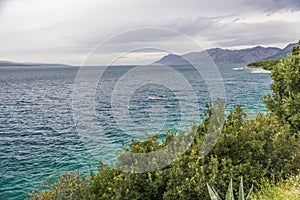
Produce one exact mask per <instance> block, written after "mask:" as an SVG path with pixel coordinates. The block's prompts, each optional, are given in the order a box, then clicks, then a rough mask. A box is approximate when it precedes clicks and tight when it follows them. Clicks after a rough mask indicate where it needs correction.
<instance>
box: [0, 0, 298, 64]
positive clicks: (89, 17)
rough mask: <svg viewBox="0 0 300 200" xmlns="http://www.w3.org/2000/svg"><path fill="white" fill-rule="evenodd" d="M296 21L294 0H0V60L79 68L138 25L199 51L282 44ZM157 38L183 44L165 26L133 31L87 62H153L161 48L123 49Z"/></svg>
mask: <svg viewBox="0 0 300 200" xmlns="http://www.w3.org/2000/svg"><path fill="white" fill-rule="evenodd" d="M299 19H300V1H299V0H257V1H255V0H239V1H236V0H208V1H207V0H151V1H150V0H0V60H10V61H17V62H44V63H65V64H72V65H80V64H82V63H83V62H84V61H85V60H86V58H87V56H88V55H89V53H90V51H91V50H93V49H94V48H95V47H96V46H97V45H99V44H100V43H102V42H103V41H105V40H107V39H108V38H112V37H113V36H116V35H118V34H119V35H120V34H122V33H124V32H126V31H130V30H135V29H142V28H144V27H160V28H162V29H170V30H174V31H177V32H179V33H182V34H185V35H187V36H189V37H190V38H191V39H192V40H194V41H195V42H197V43H198V44H199V45H200V46H201V48H202V49H207V48H214V47H220V48H228V49H240V48H248V47H254V46H257V45H261V46H276V47H281V48H283V47H284V46H286V45H287V44H288V43H291V42H296V41H298V40H299V39H300V28H299V27H300V20H299ZM163 42H165V43H166V44H168V45H167V46H168V47H169V46H170V44H172V45H173V46H182V45H183V41H182V40H180V39H178V38H177V37H176V36H175V35H174V34H166V33H165V32H164V31H161V32H155V33H154V32H151V31H150V32H146V31H145V32H143V34H141V33H139V32H137V33H136V34H129V35H127V36H126V37H119V38H118V39H116V40H112V41H111V42H108V43H107V44H106V45H105V51H104V50H103V51H102V53H99V54H98V57H97V58H94V59H93V60H91V59H90V60H91V61H90V64H96V65H98V64H99V65H101V64H103V59H104V60H105V59H106V57H109V58H110V59H114V58H115V57H116V56H117V57H118V61H117V62H116V63H119V64H140V63H143V62H150V61H154V60H156V59H159V58H160V57H162V56H163V55H165V54H166V53H167V52H166V51H163V50H161V49H156V50H154V49H153V50H143V51H139V52H138V51H134V52H131V53H127V51H128V49H129V48H131V49H134V48H135V47H141V46H144V47H145V48H146V47H152V46H156V44H157V43H163ZM101 48H102V47H101ZM125 50H126V51H125ZM191 50H192V49H191ZM121 52H122V53H125V54H124V55H123V56H119V55H120V53H121ZM180 53H185V52H180ZM100 54H101V55H100ZM104 57H105V58H104Z"/></svg>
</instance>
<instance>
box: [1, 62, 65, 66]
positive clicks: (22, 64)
mask: <svg viewBox="0 0 300 200" xmlns="http://www.w3.org/2000/svg"><path fill="white" fill-rule="evenodd" d="M10 66H14V67H26V66H28V67H29V66H69V65H65V64H47V63H18V62H12V61H0V67H10Z"/></svg>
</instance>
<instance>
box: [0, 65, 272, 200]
mask: <svg viewBox="0 0 300 200" xmlns="http://www.w3.org/2000/svg"><path fill="white" fill-rule="evenodd" d="M131 68H132V67H124V66H122V67H111V68H109V69H108V70H107V71H106V72H105V74H104V76H103V78H102V79H101V80H100V82H99V84H98V90H97V93H96V96H95V100H96V108H95V110H96V116H97V120H98V122H99V124H100V125H101V126H102V127H103V130H104V132H105V135H106V137H107V138H109V140H110V142H111V143H113V144H115V147H121V140H125V142H126V143H128V141H129V140H130V138H132V137H133V136H132V135H130V134H129V133H126V132H124V131H122V130H121V129H120V128H118V126H117V124H116V121H115V119H114V116H113V114H112V112H111V109H112V108H111V107H112V105H111V98H110V97H111V95H112V93H113V90H114V86H115V84H116V81H117V80H118V79H119V78H120V77H121V76H122V75H123V74H124V73H126V72H127V71H128V70H130V69H131ZM174 68H175V69H176V70H177V71H178V72H179V73H180V74H182V75H183V76H184V77H185V78H186V79H187V80H188V81H189V83H190V84H191V86H192V87H193V89H194V90H195V92H196V94H197V97H198V102H197V103H198V104H199V107H200V111H202V110H203V109H204V105H205V102H207V101H209V93H208V91H207V87H206V85H205V84H204V82H203V80H202V79H201V77H199V76H198V75H197V73H195V71H194V70H193V69H192V68H190V67H187V66H177V67H174ZM231 68H232V67H231V66H227V67H220V72H221V75H222V77H223V80H224V84H225V89H226V96H227V110H230V109H231V108H232V107H233V106H234V105H236V104H241V105H243V106H244V107H245V108H246V110H247V112H248V113H249V114H250V115H253V114H255V113H256V112H259V111H262V112H264V111H265V109H264V105H263V95H265V94H267V93H268V92H270V90H269V85H270V83H271V82H272V80H271V78H270V77H269V75H268V74H251V73H250V72H249V71H232V70H231ZM77 70H78V68H75V67H1V68H0V199H24V198H25V196H26V194H27V193H29V192H30V191H31V190H32V189H34V188H36V187H38V185H39V184H41V183H42V181H43V180H45V178H50V179H51V178H52V179H55V178H56V177H57V176H58V175H59V174H61V173H62V172H64V171H66V170H72V169H76V170H77V169H79V170H82V171H83V172H85V171H86V170H87V164H88V163H90V164H92V165H93V166H96V163H97V159H98V158H95V157H94V156H92V155H91V154H89V152H88V151H87V150H86V146H85V144H84V143H83V142H82V140H81V138H80V136H79V135H78V133H77V131H76V128H75V125H74V120H73V110H72V91H73V84H74V80H75V77H76V73H77ZM147 73H149V70H147ZM150 73H156V74H157V75H158V76H161V78H165V79H170V81H171V79H172V76H169V75H168V74H167V73H163V72H158V71H153V72H151V70H150ZM137 76H138V74H137ZM135 80H137V79H135V78H134V77H133V78H132V81H133V84H134V83H135V82H134V81H135ZM136 84H139V83H138V81H137V82H136ZM176 84H180V83H176ZM138 86H139V85H138ZM123 92H124V94H126V87H125V89H124V91H123ZM130 95H131V98H130V104H129V107H128V110H129V111H128V113H129V116H130V117H131V118H132V121H133V122H134V123H136V124H138V125H139V126H145V127H147V123H148V122H149V118H150V117H151V114H153V115H152V116H155V117H156V118H157V119H158V121H160V118H161V119H166V120H165V123H164V125H163V129H177V128H182V126H180V125H179V124H178V119H179V118H180V108H179V107H180V106H179V101H178V100H176V96H174V93H173V92H172V91H171V90H170V89H168V88H167V87H163V86H161V85H158V84H148V85H141V86H139V88H138V89H137V90H136V91H135V92H134V93H133V94H130ZM149 96H156V97H162V98H164V100H161V101H150V100H149V99H148V97H149ZM161 108H164V109H165V114H164V115H162V116H161V115H160V114H161V113H160V112H154V113H151V112H150V111H149V110H151V109H154V110H155V109H158V110H161ZM190 117H191V119H193V117H195V116H190ZM194 119H196V118H194ZM196 122H198V121H197V120H196ZM120 123H122V122H120ZM124 123H125V122H124ZM125 125H126V124H125ZM149 129H151V127H148V129H147V130H146V131H149V132H152V131H153V132H156V131H157V130H149ZM143 137H144V136H143V134H141V137H140V138H143ZM118 150H120V149H118V148H116V149H115V151H118ZM113 155H114V154H113V153H112V152H111V151H110V150H108V149H107V151H106V149H105V148H103V151H102V152H101V158H102V159H104V161H106V162H107V163H109V162H110V161H112V160H114V159H115V157H114V156H113Z"/></svg>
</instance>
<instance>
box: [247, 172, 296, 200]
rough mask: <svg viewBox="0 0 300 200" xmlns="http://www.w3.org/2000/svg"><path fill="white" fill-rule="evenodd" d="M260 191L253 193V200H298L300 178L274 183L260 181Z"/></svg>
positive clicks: (266, 180)
mask: <svg viewBox="0 0 300 200" xmlns="http://www.w3.org/2000/svg"><path fill="white" fill-rule="evenodd" d="M260 188H261V189H260V190H258V191H257V192H254V195H253V200H269V199H272V200H299V199H300V176H299V175H297V176H294V177H292V178H290V179H288V180H281V182H279V183H276V182H275V181H274V180H269V179H262V180H261V181H260Z"/></svg>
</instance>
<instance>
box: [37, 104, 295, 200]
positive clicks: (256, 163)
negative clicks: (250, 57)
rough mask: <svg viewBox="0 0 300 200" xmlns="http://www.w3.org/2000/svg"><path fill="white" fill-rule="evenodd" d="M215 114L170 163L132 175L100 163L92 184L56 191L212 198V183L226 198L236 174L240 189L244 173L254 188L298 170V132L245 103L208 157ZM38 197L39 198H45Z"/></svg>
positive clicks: (142, 146) (146, 144) (152, 145)
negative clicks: (251, 114) (205, 146)
mask: <svg viewBox="0 0 300 200" xmlns="http://www.w3.org/2000/svg"><path fill="white" fill-rule="evenodd" d="M209 113H210V112H207V114H208V116H207V118H206V120H204V121H206V122H204V123H203V124H201V125H200V126H194V127H193V128H192V130H191V131H196V133H197V134H196V137H195V138H194V141H193V143H192V144H191V146H190V147H189V149H188V150H187V151H186V153H185V154H184V155H183V156H181V157H180V158H178V159H177V160H176V161H174V162H173V163H172V164H171V165H170V166H168V167H166V168H164V169H161V170H157V171H154V172H147V173H129V172H121V171H118V170H116V169H113V168H110V167H108V166H106V165H104V164H103V163H102V162H100V164H99V167H98V173H97V174H95V175H92V176H91V179H90V180H89V181H88V182H89V184H86V181H87V180H86V179H83V182H81V183H78V182H77V181H75V184H74V183H73V182H72V181H70V182H64V183H65V184H61V185H60V187H62V188H60V189H55V191H62V192H63V193H62V194H68V192H66V190H69V193H72V192H73V189H74V188H72V187H70V184H72V185H74V187H75V188H76V187H77V186H82V187H83V188H84V189H80V190H79V191H80V193H79V194H77V193H76V195H78V198H77V199H83V197H82V196H84V197H85V198H86V199H199V198H201V199H209V194H208V192H207V189H206V183H209V184H210V185H212V186H213V187H214V188H216V190H217V191H219V194H220V196H224V195H225V193H226V189H227V184H226V181H224V180H230V178H233V184H234V188H238V183H239V180H240V178H241V177H242V176H243V177H244V180H245V181H244V185H245V189H247V190H249V189H250V186H251V185H252V184H253V183H254V184H256V183H257V182H255V181H258V180H260V179H261V178H262V177H273V178H275V179H278V180H279V179H281V178H285V177H288V176H289V175H293V174H296V173H297V172H298V169H299V166H300V154H299V147H300V143H299V139H298V138H297V137H296V136H295V135H291V134H290V132H289V126H288V125H281V124H280V123H279V122H278V121H277V119H276V117H275V116H273V115H267V116H264V115H263V114H258V115H257V116H256V117H255V118H251V119H246V118H247V116H246V114H245V112H244V111H243V110H242V108H241V107H240V106H237V107H236V108H235V109H234V110H233V111H232V112H231V113H230V114H229V115H228V117H227V119H226V121H225V124H224V127H223V133H222V135H221V136H220V138H219V140H218V142H217V144H216V146H215V147H214V148H213V150H212V151H211V152H210V153H209V155H207V156H205V157H202V156H201V155H200V154H199V147H200V145H201V144H202V142H203V138H204V135H205V134H207V133H206V131H207V123H208V119H209V117H210V116H209ZM173 137H174V134H173V133H171V134H167V135H166V139H165V140H164V141H163V142H162V143H160V142H159V140H158V136H157V135H156V136H152V137H150V138H149V139H148V140H146V141H132V144H131V146H130V148H129V149H126V151H134V152H148V151H150V150H156V149H158V148H161V146H163V145H165V144H167V143H168V142H169V141H170V140H171V139H173ZM153 162H155V161H153ZM58 183H61V181H59V182H58ZM55 186H58V185H55ZM256 186H257V185H256ZM80 188H81V187H80ZM235 192H238V191H235ZM40 195H44V196H45V195H48V196H49V198H50V197H54V196H59V195H57V193H56V192H54V191H53V189H52V190H51V192H47V193H42V194H40ZM76 195H75V193H74V196H76ZM32 197H33V199H39V197H40V196H36V195H32ZM50 199H51V198H50ZM74 199H76V198H74Z"/></svg>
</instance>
